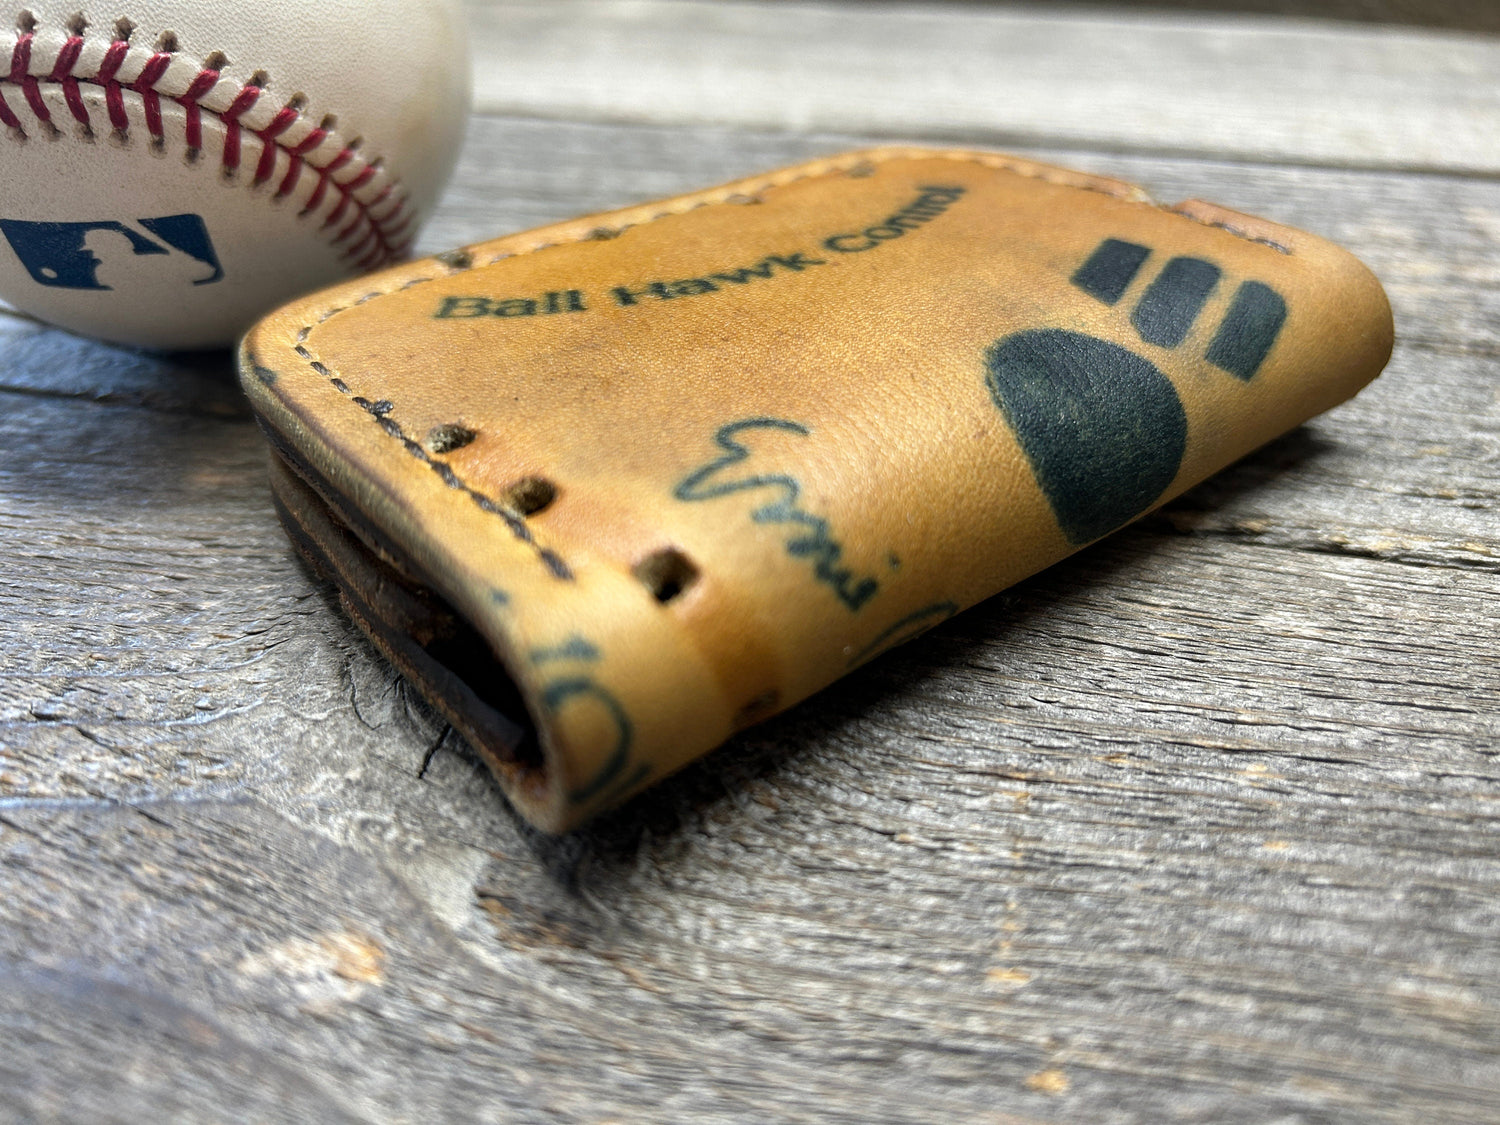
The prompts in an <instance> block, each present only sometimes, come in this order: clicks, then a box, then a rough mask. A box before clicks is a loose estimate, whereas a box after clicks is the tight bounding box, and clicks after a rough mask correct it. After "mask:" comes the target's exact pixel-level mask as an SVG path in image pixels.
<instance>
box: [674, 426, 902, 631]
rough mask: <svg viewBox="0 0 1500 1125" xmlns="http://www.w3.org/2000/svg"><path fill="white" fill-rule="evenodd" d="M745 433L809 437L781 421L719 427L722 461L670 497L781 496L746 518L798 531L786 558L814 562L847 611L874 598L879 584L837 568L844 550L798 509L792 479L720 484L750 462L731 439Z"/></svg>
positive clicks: (798, 489) (824, 526) (798, 491)
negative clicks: (773, 432) (760, 493)
mask: <svg viewBox="0 0 1500 1125" xmlns="http://www.w3.org/2000/svg"><path fill="white" fill-rule="evenodd" d="M745 430H783V431H785V432H787V433H793V434H800V435H802V436H804V437H806V436H807V435H808V434H809V433H810V432H811V431H810V430H808V428H807V427H806V426H804V425H802V424H801V423H799V422H788V421H787V420H785V419H783V418H747V419H745V420H744V421H742V422H731V423H729V424H728V425H725V426H720V427H719V429H718V431H717V432H716V433H715V434H714V444H716V445H717V446H718V447H719V448H720V449H722V450H724V454H723V456H721V457H716V458H714V459H713V460H712V461H710V462H709V463H708V464H706V465H703V466H701V467H699V468H697V469H694V470H693V471H692V472H691V473H689V474H688V475H687V476H686V477H684V478H683V479H682V481H681V482H680V483H679V484H678V485H677V487H676V488H674V489H673V490H672V495H673V496H674V497H676V498H677V499H678V500H683V501H686V502H688V503H697V502H699V501H703V500H714V499H717V498H718V497H721V496H729V495H731V494H733V493H736V492H753V491H755V490H757V489H762V488H765V489H770V490H772V491H773V492H776V493H779V495H778V496H777V497H776V498H774V499H771V500H767V501H766V502H765V503H764V504H762V505H761V506H760V507H759V508H757V509H755V511H753V512H751V513H750V518H751V519H752V520H754V521H755V522H756V523H776V524H790V525H792V526H793V527H795V528H798V529H799V530H798V531H797V532H796V533H795V534H794V535H793V537H792V538H791V539H788V540H787V542H786V553H787V554H789V555H791V556H792V557H793V558H802V559H812V561H813V573H814V574H815V575H816V576H817V579H818V581H819V582H822V583H824V584H825V585H827V586H829V587H831V588H832V589H833V592H834V593H835V594H836V595H837V596H838V599H839V601H841V602H843V603H844V605H845V606H847V607H848V608H849V609H851V610H857V609H859V608H860V607H861V606H863V605H864V604H865V603H866V602H868V601H869V600H870V599H871V598H873V597H874V596H875V594H876V593H877V592H878V591H879V589H880V584H879V583H878V582H877V581H876V580H875V579H874V578H870V577H865V578H857V577H855V575H854V574H853V572H852V571H850V569H849V568H848V567H846V566H841V565H839V560H840V559H841V558H842V557H843V554H844V549H843V547H842V546H841V545H840V544H839V542H838V541H837V540H836V539H835V538H834V537H833V532H832V528H831V527H830V525H829V523H828V521H827V520H825V519H823V518H822V517H821V516H815V515H812V514H811V513H810V512H805V511H803V510H802V509H801V508H800V507H798V506H797V502H798V500H799V499H800V498H801V496H802V485H801V483H800V482H798V481H797V479H796V478H795V477H790V476H787V475H785V474H783V473H776V474H770V475H766V474H757V475H755V476H748V477H741V478H740V479H739V480H727V481H726V480H723V479H722V478H723V476H725V475H726V470H729V469H732V468H733V467H734V466H735V465H738V464H740V463H741V462H743V461H746V460H749V458H750V451H749V450H748V449H746V448H745V447H744V446H743V445H741V444H740V443H739V442H738V441H736V440H735V437H736V435H738V434H740V433H741V432H743V431H745Z"/></svg>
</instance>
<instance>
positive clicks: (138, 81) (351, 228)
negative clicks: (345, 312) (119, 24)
mask: <svg viewBox="0 0 1500 1125" xmlns="http://www.w3.org/2000/svg"><path fill="white" fill-rule="evenodd" d="M80 30H81V29H80ZM89 41H90V39H89V37H86V36H84V35H81V34H78V33H77V32H76V31H74V30H73V29H69V34H68V38H67V39H66V41H65V42H64V43H63V46H62V49H61V50H60V51H58V53H57V57H56V59H55V60H54V61H53V64H52V66H51V68H50V69H49V70H48V71H46V72H45V73H41V74H32V73H31V69H32V65H33V51H32V48H33V47H34V46H35V45H36V35H35V32H34V31H31V30H23V31H22V32H21V33H20V34H19V35H18V36H17V38H16V42H15V44H14V46H13V47H12V49H11V58H10V69H9V71H8V72H7V71H3V70H0V125H4V126H6V127H7V128H9V129H10V130H12V135H13V136H16V137H17V140H18V141H19V142H21V143H25V141H26V140H27V139H28V138H27V135H26V130H25V129H24V128H23V127H22V124H21V119H20V117H19V116H17V113H16V111H15V109H13V108H12V107H11V105H10V104H9V102H7V100H6V98H5V89H6V87H7V86H9V87H11V88H12V89H15V90H18V91H19V92H20V94H21V97H22V100H23V101H24V102H25V103H26V106H27V108H29V109H30V110H31V113H32V116H34V117H35V118H36V120H37V122H38V123H39V124H40V125H41V126H42V128H43V129H44V130H46V131H47V133H48V134H49V135H50V136H52V137H56V136H57V135H58V134H59V133H60V132H61V131H60V130H59V129H58V127H57V125H56V124H55V123H54V122H53V120H52V111H51V110H50V109H49V108H48V107H47V103H46V101H45V99H44V98H43V97H42V92H41V91H42V86H43V85H44V84H45V85H46V86H48V87H49V88H54V89H60V90H61V91H62V94H63V99H64V102H65V104H66V106H67V110H68V113H69V114H70V115H71V116H72V118H73V120H74V121H76V122H77V123H78V124H79V125H81V126H83V130H84V135H85V136H86V137H88V138H90V139H91V138H92V137H93V131H94V124H93V121H92V120H91V119H90V117H89V110H88V107H87V106H86V105H85V104H84V101H83V98H82V97H81V96H80V93H79V85H80V84H85V85H89V86H93V87H96V88H98V89H101V90H103V92H104V110H105V117H106V118H107V120H108V122H109V125H110V128H111V129H112V130H113V132H114V134H115V135H116V136H118V137H120V138H122V139H124V138H128V137H129V133H130V127H131V122H130V117H129V115H128V114H127V113H126V111H125V95H126V94H127V93H129V94H131V95H134V96H135V97H136V98H138V99H139V102H140V105H141V108H142V111H143V112H144V114H145V118H146V131H147V133H149V134H150V137H151V143H152V144H153V145H160V144H162V143H164V141H165V139H166V130H165V124H164V122H163V119H162V112H161V103H162V99H163V98H166V99H168V100H170V101H172V102H175V103H176V104H177V105H179V106H181V107H182V108H183V110H184V113H185V120H184V121H183V133H184V140H185V142H186V144H187V148H188V152H189V153H195V152H197V151H200V150H201V149H202V147H203V118H204V117H205V116H207V117H209V118H212V119H214V120H217V121H219V122H221V123H222V124H223V126H224V148H223V151H222V152H221V154H220V157H219V165H220V167H222V168H223V170H224V173H225V175H233V174H234V173H236V172H238V171H239V169H240V166H241V163H242V139H243V135H244V134H245V133H249V134H251V135H252V136H254V137H256V138H257V139H259V141H260V143H261V152H260V157H259V159H258V160H257V161H256V165H255V169H254V174H253V175H252V177H251V179H250V181H249V184H248V186H249V187H251V188H258V187H261V186H262V185H265V184H267V183H268V182H269V181H270V180H271V179H272V178H273V176H274V175H275V172H276V165H277V157H278V156H280V155H284V156H285V157H286V161H287V163H286V171H285V172H283V173H282V175H281V177H280V179H279V181H278V182H277V184H276V188H275V191H274V192H273V193H272V195H271V198H272V199H273V200H278V199H284V198H286V197H287V196H289V195H291V194H292V193H293V192H294V191H295V190H296V188H297V185H298V183H299V182H300V181H301V179H302V175H303V170H304V168H306V169H309V170H310V171H311V172H312V174H313V175H314V176H316V181H315V185H314V187H313V189H312V192H311V193H310V194H309V195H308V198H307V202H306V204H305V205H304V206H303V208H302V210H301V212H300V213H299V216H306V215H309V214H311V213H313V212H314V211H317V210H318V209H319V208H320V207H322V206H323V203H324V201H325V200H326V199H328V198H329V193H330V191H332V192H334V193H336V195H337V197H338V202H337V203H336V204H334V206H333V208H332V209H331V210H330V211H329V213H328V214H327V216H325V217H324V220H323V222H322V224H321V226H320V228H319V229H320V230H322V231H325V232H327V233H326V235H325V237H327V238H328V240H329V242H330V244H331V245H333V246H334V247H337V248H338V249H339V253H340V254H341V256H342V258H343V259H344V261H346V262H347V263H349V267H350V268H351V269H353V270H358V271H363V270H370V269H374V268H375V267H377V266H381V265H387V264H389V263H391V262H394V261H396V260H398V259H400V258H401V257H403V256H404V255H405V253H406V251H407V250H408V249H409V247H410V245H411V242H412V240H413V239H414V238H415V235H416V231H415V226H414V223H413V219H414V218H415V213H414V211H413V209H412V208H411V206H410V199H409V197H408V196H407V194H406V191H405V189H404V188H403V187H402V186H401V184H400V183H399V182H398V181H397V180H396V179H395V178H394V177H392V176H390V174H389V173H384V174H385V179H386V182H385V184H384V185H383V186H381V185H377V186H378V188H379V190H378V191H377V192H376V194H375V196H374V198H372V199H369V200H364V199H361V198H359V194H358V193H360V192H361V191H364V190H365V189H367V188H370V187H371V185H372V183H373V182H374V181H376V180H377V178H378V177H380V176H381V175H382V173H383V172H384V169H383V168H382V166H381V163H380V161H379V160H378V159H375V160H368V159H366V158H365V157H364V156H363V155H362V154H361V153H360V152H358V150H357V148H356V147H354V146H351V145H345V144H342V143H340V142H339V141H338V140H337V139H336V138H333V134H332V132H331V131H330V130H329V129H325V128H323V126H322V125H313V126H312V127H311V129H310V130H309V131H308V132H307V134H306V135H305V136H304V137H302V139H301V140H299V141H297V142H296V143H291V142H289V141H287V140H283V139H282V138H283V135H284V134H286V133H287V132H288V131H295V129H296V127H297V126H298V125H300V124H303V123H306V122H308V120H309V118H308V116H307V114H306V113H305V112H304V111H303V107H302V106H301V105H300V104H299V103H298V101H297V100H296V99H293V101H291V102H289V103H286V104H285V105H283V106H282V107H281V108H280V109H278V110H277V111H276V112H275V113H274V114H273V115H272V116H271V118H270V120H269V121H268V122H266V123H265V124H264V125H263V126H261V127H260V128H255V127H253V126H251V125H249V124H248V123H246V122H244V121H243V120H242V118H244V117H245V116H246V115H247V114H250V113H251V111H252V110H253V109H254V108H255V107H256V105H257V104H258V103H259V102H260V101H261V99H262V97H263V96H264V94H265V89H264V88H263V87H261V86H258V85H256V84H255V83H254V82H253V81H252V82H249V83H245V84H243V85H241V86H239V87H238V89H237V90H234V91H232V93H233V97H232V98H231V100H230V104H229V105H228V106H227V107H225V108H224V109H222V110H215V109H213V108H212V107H210V106H208V105H206V104H204V99H205V98H207V97H209V96H210V95H211V94H215V92H216V91H217V90H218V88H219V84H220V81H221V78H222V72H221V71H220V70H218V69H215V68H214V67H211V66H208V65H205V64H204V63H199V64H197V65H198V69H197V73H196V75H195V76H194V77H193V78H192V79H191V80H190V81H189V82H188V84H187V86H186V87H185V88H184V89H182V90H180V91H177V92H174V91H173V90H171V89H168V88H167V85H168V72H169V70H170V68H171V64H172V62H173V60H174V59H176V58H178V57H179V56H178V55H177V54H176V52H175V51H172V50H153V51H150V52H143V51H139V50H137V51H134V52H132V49H131V47H130V44H129V42H128V41H127V40H126V39H125V38H120V37H118V35H117V37H116V38H114V39H111V40H108V46H107V47H106V48H105V52H104V57H103V59H101V60H100V62H99V64H98V68H97V70H95V72H94V73H92V74H90V73H87V72H83V73H79V72H78V70H77V68H78V65H79V62H80V60H81V59H82V57H83V52H84V48H85V47H86V46H87V45H88V43H89ZM93 41H94V42H96V43H103V42H104V40H103V38H102V37H94V40H93ZM142 54H148V57H147V58H146V59H145V61H144V63H143V64H142V66H141V69H140V72H139V73H138V74H137V75H136V77H135V78H134V79H132V80H129V81H122V80H121V79H120V78H119V74H120V72H121V71H122V70H124V69H125V64H126V62H127V61H128V60H129V59H131V58H132V56H134V57H136V58H139V57H140V56H141V55H142ZM43 61H44V60H43ZM208 61H210V62H211V61H213V56H209V60H208ZM215 100H217V98H216V99H215ZM330 138H333V139H334V146H329V145H327V142H328V141H329V140H330ZM335 146H336V147H335ZM325 148H326V149H328V151H324V149H325ZM338 173H345V175H344V178H343V179H342V180H340V179H336V178H335V176H336V174H338Z"/></svg>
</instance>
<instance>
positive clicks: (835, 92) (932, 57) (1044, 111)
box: [469, 0, 1500, 174]
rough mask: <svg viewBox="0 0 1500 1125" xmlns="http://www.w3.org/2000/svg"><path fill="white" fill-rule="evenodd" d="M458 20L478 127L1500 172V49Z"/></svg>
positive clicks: (960, 20) (680, 0) (1002, 16)
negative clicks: (753, 132) (880, 139)
mask: <svg viewBox="0 0 1500 1125" xmlns="http://www.w3.org/2000/svg"><path fill="white" fill-rule="evenodd" d="M469 9H470V14H471V22H472V25H473V31H474V40H475V44H476V54H477V58H478V60H479V63H478V65H477V66H476V69H475V94H476V99H477V102H478V105H479V107H480V108H481V109H482V110H484V111H486V112H491V113H511V114H529V115H536V116H543V117H561V118H583V119H589V120H609V121H623V122H677V121H680V122H684V123H697V124H732V125H738V126H744V127H749V128H768V127H771V128H782V129H788V130H796V131H807V130H816V129H853V130H859V131H870V130H879V131H880V132H882V133H885V134H888V135H889V134H893V133H912V132H915V133H920V134H921V135H923V136H927V137H961V138H964V139H967V140H971V141H972V140H984V141H987V142H989V143H993V144H1000V145H1018V144H1019V145H1038V144H1074V145H1079V146H1083V147H1090V148H1096V149H1104V150H1116V151H1117V150H1144V151H1150V152H1155V153H1160V152H1163V151H1181V152H1185V153H1193V154H1201V153H1217V154H1221V155H1226V156H1234V157H1239V158H1245V159H1268V160H1277V161H1295V162H1306V163H1331V164H1340V165H1345V166H1356V165H1358V166H1375V167H1399V168H1417V167H1422V168H1431V169H1442V170H1450V171H1468V172H1473V173H1484V174H1494V173H1496V172H1500V39H1494V38H1485V37H1480V36H1473V35H1465V34H1463V33H1461V32H1452V31H1432V30H1418V29H1414V28H1403V27H1392V26H1375V27H1358V28H1355V27H1351V26H1350V25H1344V24H1334V23H1327V22H1321V21H1316V20H1300V21H1299V20H1288V19H1268V18H1265V17H1255V16H1244V15H1223V14H1210V13H1203V12H1197V13H1170V14H1167V13H1149V12H1142V11H1140V10H1118V9H1104V8H1088V7H1079V8H1076V9H1065V10H1059V9H1056V8H1053V9H1036V8H1027V7H1010V6H999V5H996V6H970V7H960V8H955V7H952V6H949V5H930V4H913V3H892V4H869V5H864V6H859V5H856V6H853V7H851V6H850V5H847V4H831V3H806V2H792V0H734V2H722V0H715V2H706V0H637V2H634V3H628V4H597V3H594V2H593V0H470V3H469ZM852 13H854V14H852Z"/></svg>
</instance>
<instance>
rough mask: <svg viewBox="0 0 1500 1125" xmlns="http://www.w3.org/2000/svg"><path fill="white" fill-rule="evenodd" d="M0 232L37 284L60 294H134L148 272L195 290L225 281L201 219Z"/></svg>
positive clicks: (4, 225)
mask: <svg viewBox="0 0 1500 1125" xmlns="http://www.w3.org/2000/svg"><path fill="white" fill-rule="evenodd" d="M0 233H4V235H5V238H6V241H8V242H9V243H10V247H11V249H12V250H14V251H15V252H16V257H17V258H19V259H21V264H22V265H23V266H25V267H26V272H27V273H29V274H31V278H32V280H33V281H35V282H36V283H37V284H38V285H48V286H51V287H53V288H55V289H129V288H132V287H133V286H134V285H135V284H139V283H141V282H144V281H146V279H147V274H148V273H149V274H150V275H151V276H152V280H153V281H154V282H155V283H156V284H158V285H159V284H160V282H161V281H162V280H164V279H163V278H162V277H161V274H162V273H163V272H164V271H165V272H167V273H170V274H175V276H176V277H178V278H179V279H180V280H181V282H182V283H183V284H191V285H212V284H213V283H214V282H216V281H218V280H219V279H221V278H222V277H223V276H224V269H223V267H222V266H220V265H219V256H218V254H217V253H215V252H214V245H213V242H212V240H210V239H209V237H208V228H207V227H206V226H204V225H203V220H202V219H201V218H200V217H198V216H197V215H164V216H162V217H161V218H159V219H140V220H137V222H136V223H135V224H133V225H129V226H127V225H126V224H125V223H121V222H115V221H113V220H105V221H103V222H97V223H37V222H30V221H26V220H22V219H0Z"/></svg>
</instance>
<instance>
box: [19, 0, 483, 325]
mask: <svg viewBox="0 0 1500 1125" xmlns="http://www.w3.org/2000/svg"><path fill="white" fill-rule="evenodd" d="M0 5H3V6H0V12H3V13H4V14H5V16H7V17H8V18H9V20H10V24H11V27H12V29H13V30H12V33H11V41H10V43H9V44H8V45H7V46H8V48H9V51H10V59H9V64H8V65H5V64H4V62H3V60H0V130H3V132H4V136H0V300H4V301H6V302H7V303H9V304H10V305H12V306H13V307H14V308H16V309H19V310H22V311H24V312H26V313H29V314H31V315H33V316H36V317H38V318H40V319H42V320H45V321H48V322H50V323H52V324H56V325H60V326H62V327H64V328H68V329H72V330H73V331H76V332H82V333H86V334H88V335H91V336H98V337H101V338H103V339H106V340H111V341H115V342H117V343H123V344H132V345H138V346H144V347H152V348H166V349H175V348H200V347H214V346H219V345H223V344H228V343H231V342H233V340H234V339H235V338H236V337H237V336H238V335H239V334H240V333H241V332H242V331H243V330H244V329H245V328H247V327H249V325H250V324H251V322H253V321H254V320H255V319H256V318H257V317H258V316H260V315H261V314H262V313H265V312H267V311H269V310H270V309H272V308H274V307H275V306H277V305H279V304H281V303H283V302H284V301H286V300H288V299H290V298H292V297H295V296H297V295H298V294H300V293H303V292H306V291H308V290H310V289H313V288H316V287H318V286H321V285H325V284H328V283H331V282H334V281H337V280H340V279H343V278H346V277H348V276H350V275H351V274H353V273H358V272H360V271H363V270H370V269H374V268H377V267H379V266H381V265H384V264H386V263H389V262H392V261H396V260H399V259H400V258H402V257H403V256H404V255H405V253H406V251H407V250H408V248H409V247H410V246H411V243H412V240H413V238H414V237H415V235H416V232H417V228H418V226H419V225H420V224H421V223H422V221H423V220H424V219H425V218H426V217H427V216H428V215H429V214H430V212H431V210H432V206H433V203H434V202H435V200H436V198H437V195H438V192H439V191H440V190H441V188H442V186H443V183H444V182H445V180H446V179H447V177H448V175H449V173H450V171H451V170H452V167H453V163H454V160H455V158H456V157H457V153H458V146H459V142H460V141H461V139H462V135H463V129H464V121H465V116H466V113H467V108H468V91H469V65H468V57H467V51H466V48H465V40H464V33H463V30H462V23H461V20H462V14H461V12H460V10H459V5H458V3H457V0H33V2H30V3H20V4H17V3H14V2H13V0H12V2H10V3H3V0H0ZM80 6H81V8H82V10H80ZM0 42H3V41H0Z"/></svg>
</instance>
